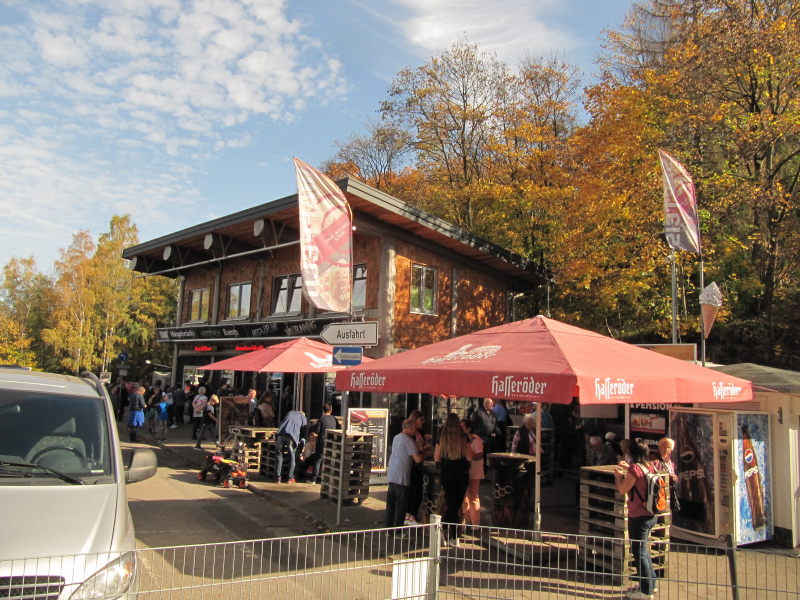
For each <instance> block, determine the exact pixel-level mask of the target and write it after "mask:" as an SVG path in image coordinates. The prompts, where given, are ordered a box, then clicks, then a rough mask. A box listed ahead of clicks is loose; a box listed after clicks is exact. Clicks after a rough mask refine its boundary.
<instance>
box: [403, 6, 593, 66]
mask: <svg viewBox="0 0 800 600" xmlns="http://www.w3.org/2000/svg"><path fill="white" fill-rule="evenodd" d="M592 1H598V0H592ZM394 2H395V4H397V5H399V6H402V7H403V8H404V9H405V10H406V11H407V15H408V16H407V18H404V19H402V20H400V21H399V22H398V24H397V26H398V27H399V28H400V30H401V31H402V32H403V34H404V35H405V36H406V37H407V39H408V40H409V41H410V42H412V43H413V44H415V45H417V46H418V47H420V48H422V49H423V50H424V51H425V52H426V53H429V54H437V53H439V52H440V51H441V50H443V49H445V48H447V47H449V46H450V45H451V44H452V42H453V41H454V40H456V39H459V38H463V37H465V36H466V38H467V39H468V40H469V41H470V42H472V43H477V44H478V45H479V46H480V47H481V48H482V49H484V50H488V51H491V52H495V53H496V54H497V56H498V58H500V59H501V60H503V61H505V62H506V63H508V64H510V65H513V64H516V63H517V62H519V60H520V59H522V58H523V57H524V56H525V54H526V53H532V54H547V53H551V52H562V51H564V50H569V49H571V48H573V47H575V46H576V45H577V43H578V42H577V40H575V39H574V37H573V36H572V35H571V34H570V33H568V32H567V31H565V30H563V29H561V28H558V27H555V26H552V25H549V24H548V20H547V19H546V17H547V16H548V13H552V12H554V11H555V10H557V9H558V5H559V4H560V3H559V1H558V0H535V1H533V0H497V1H495V2H486V1H485V0H394Z"/></svg>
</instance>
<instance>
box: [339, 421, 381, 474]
mask: <svg viewBox="0 0 800 600" xmlns="http://www.w3.org/2000/svg"><path fill="white" fill-rule="evenodd" d="M347 431H350V432H354V433H371V434H372V435H373V436H374V437H373V438H372V472H373V473H376V472H377V473H379V472H383V471H386V451H387V449H388V441H389V409H388V408H350V409H348V411H347Z"/></svg>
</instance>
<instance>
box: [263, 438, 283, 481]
mask: <svg viewBox="0 0 800 600" xmlns="http://www.w3.org/2000/svg"><path fill="white" fill-rule="evenodd" d="M277 456H278V447H277V444H276V443H275V438H274V436H273V437H272V438H271V439H269V440H266V441H264V442H261V461H260V465H259V467H258V472H259V474H261V475H262V476H263V477H264V478H265V479H267V480H268V481H275V480H277V479H278V474H277V472H276V465H277ZM281 470H282V471H283V472H282V473H281V479H284V480H285V479H286V478H287V477H288V476H289V449H288V447H284V449H283V468H282V469H281Z"/></svg>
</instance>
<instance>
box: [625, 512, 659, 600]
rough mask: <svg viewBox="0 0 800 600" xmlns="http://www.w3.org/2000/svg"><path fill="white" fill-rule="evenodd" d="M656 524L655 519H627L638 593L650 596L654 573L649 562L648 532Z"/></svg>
mask: <svg viewBox="0 0 800 600" xmlns="http://www.w3.org/2000/svg"><path fill="white" fill-rule="evenodd" d="M655 524H656V517H652V516H648V517H628V537H629V538H630V540H631V554H633V563H634V564H635V565H636V577H635V579H638V580H639V591H640V592H642V593H643V594H648V595H649V594H652V593H653V588H654V587H655V585H656V573H655V571H654V570H653V561H652V560H650V530H651V529H653V526H654V525H655Z"/></svg>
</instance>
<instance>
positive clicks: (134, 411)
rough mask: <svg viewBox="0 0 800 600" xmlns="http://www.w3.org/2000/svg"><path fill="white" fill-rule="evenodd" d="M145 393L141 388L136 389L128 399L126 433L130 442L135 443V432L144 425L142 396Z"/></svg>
mask: <svg viewBox="0 0 800 600" xmlns="http://www.w3.org/2000/svg"><path fill="white" fill-rule="evenodd" d="M146 391H147V390H145V389H144V388H143V387H138V388H136V391H135V392H134V393H133V394H131V395H130V398H129V402H130V413H129V414H128V431H129V436H130V441H131V442H135V441H136V433H137V430H138V429H140V428H141V427H142V426H143V425H144V408H145V406H144V394H145V392H146Z"/></svg>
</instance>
